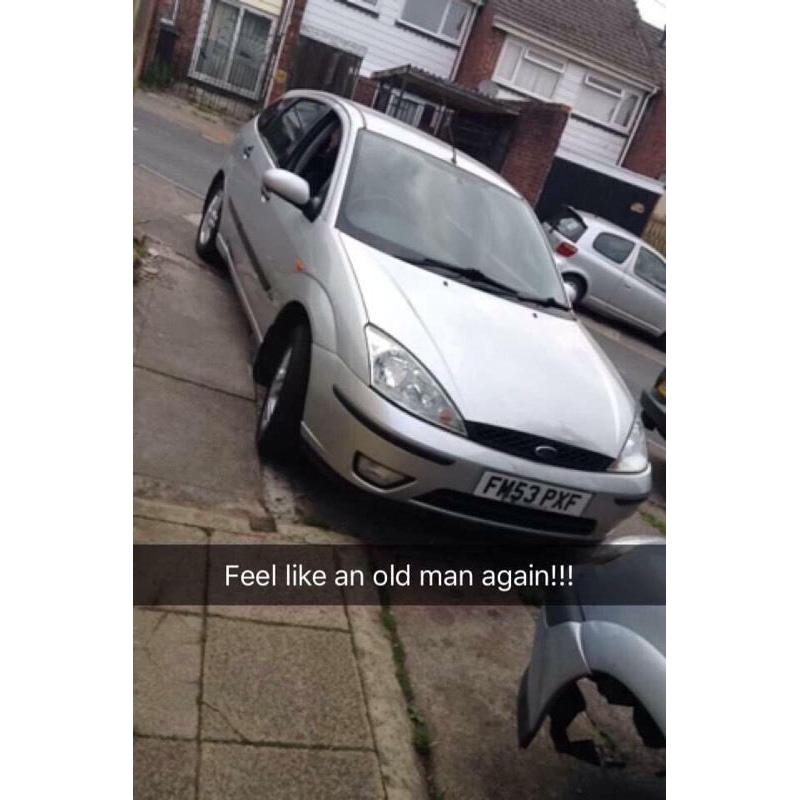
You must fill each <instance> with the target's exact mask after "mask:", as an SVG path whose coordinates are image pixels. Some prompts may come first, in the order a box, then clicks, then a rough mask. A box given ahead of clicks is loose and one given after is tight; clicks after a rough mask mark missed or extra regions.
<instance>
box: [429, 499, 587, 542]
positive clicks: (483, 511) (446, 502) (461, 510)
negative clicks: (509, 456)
mask: <svg viewBox="0 0 800 800" xmlns="http://www.w3.org/2000/svg"><path fill="white" fill-rule="evenodd" d="M414 502H416V503H419V504H421V505H426V506H430V507H432V508H438V509H441V510H442V511H452V512H453V513H456V514H464V515H465V516H467V517H473V518H475V519H480V520H483V521H484V522H494V523H500V524H505V525H516V526H518V527H521V528H531V529H533V530H537V531H544V532H546V533H566V534H573V535H576V536H588V535H589V534H590V533H592V532H593V531H594V529H595V527H596V525H597V521H596V520H593V519H586V518H584V517H569V516H567V515H565V514H553V513H552V512H550V511H539V510H537V509H535V508H522V507H521V506H512V505H510V504H508V503H499V502H497V501H496V500H488V499H486V498H485V497H475V496H474V495H471V494H464V493H463V492H456V491H454V490H452V489H437V490H436V491H434V492H429V493H428V494H424V495H421V496H420V497H415V498H414Z"/></svg>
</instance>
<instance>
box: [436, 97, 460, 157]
mask: <svg viewBox="0 0 800 800" xmlns="http://www.w3.org/2000/svg"><path fill="white" fill-rule="evenodd" d="M440 98H441V101H442V113H443V114H447V112H448V111H449V112H450V113H449V114H448V116H447V122H446V123H445V124H446V126H447V139H448V141H449V142H450V146H451V147H452V148H453V157H452V158H451V159H450V160H451V161H452V162H453V165H454V166H456V167H457V166H458V161H456V154H457V153H458V150H457V149H456V140H455V138H454V137H453V114H454V113H455V112H454V111H452V110H451V109H449V108H448V107H447V103H446V102H445V99H444V95H440Z"/></svg>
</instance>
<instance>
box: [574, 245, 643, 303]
mask: <svg viewBox="0 0 800 800" xmlns="http://www.w3.org/2000/svg"><path fill="white" fill-rule="evenodd" d="M592 237H593V238H591V239H590V242H591V243H590V244H589V246H588V247H587V246H584V247H582V248H581V250H580V251H579V253H577V254H576V255H575V260H576V262H577V261H578V259H580V261H581V262H582V263H581V266H583V268H584V269H585V271H586V274H587V275H588V276H589V278H590V281H591V285H590V288H589V295H588V296H587V300H589V301H590V302H592V301H593V302H594V303H595V304H597V305H598V306H599V307H601V308H603V309H605V310H608V311H612V312H615V311H617V310H618V309H617V303H616V300H617V297H618V295H619V288H620V286H621V284H622V279H623V277H624V275H625V271H626V268H627V267H628V266H630V264H631V263H632V253H633V250H634V245H635V242H634V241H633V239H629V238H628V237H626V236H621V235H620V234H618V233H615V232H611V231H604V230H602V229H601V230H600V231H599V232H597V233H595V232H594V231H593V232H592Z"/></svg>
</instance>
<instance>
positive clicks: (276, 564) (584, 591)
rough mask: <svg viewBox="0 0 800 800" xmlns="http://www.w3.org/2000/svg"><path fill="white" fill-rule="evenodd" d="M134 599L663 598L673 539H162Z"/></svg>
mask: <svg viewBox="0 0 800 800" xmlns="http://www.w3.org/2000/svg"><path fill="white" fill-rule="evenodd" d="M133 555H134V557H133V564H134V581H133V586H134V598H133V601H134V605H151V606H152V605H155V606H163V605H206V604H208V605H338V604H341V603H342V602H344V601H346V602H347V603H348V604H351V605H374V604H378V603H381V602H383V601H386V600H389V601H390V602H391V603H393V604H396V605H513V604H519V603H530V604H535V605H541V604H543V603H548V604H558V605H576V604H582V605H663V604H664V603H665V599H666V597H665V563H666V546H665V545H659V544H639V545H625V546H622V545H601V546H594V547H561V546H550V545H546V546H540V547H537V548H535V549H531V548H524V549H515V548H507V547H506V548H503V547H497V548H487V547H464V548H454V547H446V548H445V547H419V546H413V547H411V546H409V547H398V546H392V547H388V546H387V547H382V546H372V545H369V546H366V545H365V546H361V545H278V544H247V545H227V544H225V545H223V544H213V545H212V544H208V545H152V544H147V545H145V544H136V545H134V552H133Z"/></svg>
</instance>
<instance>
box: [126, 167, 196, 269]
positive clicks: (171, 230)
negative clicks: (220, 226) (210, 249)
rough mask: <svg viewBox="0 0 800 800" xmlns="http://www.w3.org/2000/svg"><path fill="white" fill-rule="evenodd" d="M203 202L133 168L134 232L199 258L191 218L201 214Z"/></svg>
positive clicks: (144, 169) (184, 254)
mask: <svg viewBox="0 0 800 800" xmlns="http://www.w3.org/2000/svg"><path fill="white" fill-rule="evenodd" d="M202 209H203V199H202V198H201V197H199V196H198V195H196V194H194V193H191V192H187V191H185V190H184V189H181V188H179V187H177V186H175V185H174V184H173V183H171V182H170V181H168V180H166V179H165V178H163V177H162V176H159V175H156V174H154V173H153V172H151V171H150V170H148V169H146V168H145V167H141V166H134V167H133V229H134V233H136V234H137V235H138V236H149V237H152V238H154V239H158V240H161V241H163V242H166V243H167V244H168V245H169V246H170V247H173V248H174V249H175V250H176V251H177V252H178V253H180V254H181V255H183V256H185V257H187V258H189V259H193V260H194V259H197V256H196V254H195V250H194V240H195V234H196V232H197V226H195V225H193V224H192V223H191V222H189V220H188V219H187V217H189V216H190V215H191V214H197V213H200V212H201V211H202Z"/></svg>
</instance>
